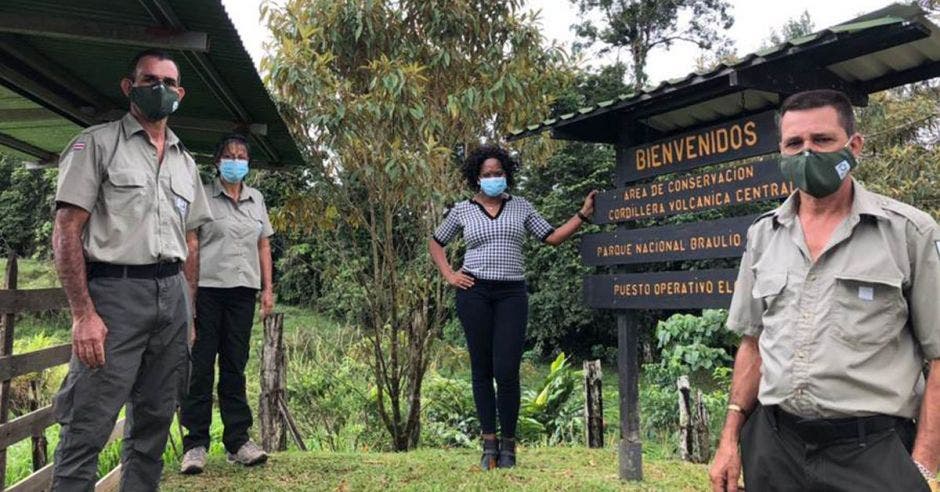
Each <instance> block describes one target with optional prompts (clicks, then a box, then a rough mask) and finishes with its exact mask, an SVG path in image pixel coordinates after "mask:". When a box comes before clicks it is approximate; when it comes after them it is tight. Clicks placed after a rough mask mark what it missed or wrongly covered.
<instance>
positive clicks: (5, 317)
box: [0, 251, 19, 484]
mask: <svg viewBox="0 0 940 492" xmlns="http://www.w3.org/2000/svg"><path fill="white" fill-rule="evenodd" d="M18 273H19V269H18V268H17V264H16V252H15V251H10V256H9V259H8V260H7V268H6V272H5V275H4V281H3V288H4V289H7V290H14V289H16V279H17V275H18ZM0 320H2V323H0V356H6V355H11V354H12V353H13V326H14V324H16V314H15V313H0ZM9 414H10V380H9V379H7V380H5V381H3V383H0V424H5V423H6V422H7V418H8V417H9ZM6 477H7V450H6V448H4V449H3V450H0V484H4V483H6Z"/></svg>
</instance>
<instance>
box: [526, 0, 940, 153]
mask: <svg viewBox="0 0 940 492" xmlns="http://www.w3.org/2000/svg"><path fill="white" fill-rule="evenodd" d="M937 76H940V28H938V27H937V26H936V25H935V24H933V23H932V22H930V21H929V20H927V19H926V17H925V15H924V12H923V11H922V10H920V9H919V8H917V7H913V6H907V5H891V6H889V7H886V8H884V9H881V10H878V11H876V12H872V13H870V14H867V15H864V16H861V17H858V18H856V19H853V20H851V21H849V22H846V23H844V24H840V25H837V26H833V27H830V28H828V29H824V30H822V31H819V32H817V33H814V34H811V35H807V36H803V37H801V38H797V39H792V40H789V41H787V42H785V43H782V44H780V45H777V46H774V47H771V48H768V49H765V50H761V51H758V52H756V53H752V54H750V55H747V56H745V57H744V58H743V59H741V60H740V61H738V62H737V63H734V64H731V65H724V64H721V65H719V66H718V67H716V68H715V69H713V70H710V71H708V72H702V73H692V74H689V75H688V76H686V77H683V78H680V79H674V80H670V81H665V82H662V83H660V84H659V85H658V86H656V87H653V88H650V89H648V90H644V91H641V92H639V93H636V94H624V95H621V96H619V97H618V98H617V99H613V100H609V101H604V102H601V103H598V104H596V105H594V106H590V107H587V108H582V109H581V110H579V111H578V112H575V113H569V114H565V115H560V116H557V117H555V118H552V119H548V120H545V121H542V122H540V123H538V124H534V125H530V126H528V127H527V128H525V129H523V130H517V131H514V132H512V134H510V135H509V136H508V139H509V140H516V139H519V138H523V137H526V136H529V135H533V134H536V133H540V132H543V131H546V130H548V131H551V134H552V137H553V138H557V139H563V140H577V141H583V142H596V143H627V142H636V141H645V140H650V139H655V138H658V137H661V136H664V135H668V134H671V133H675V132H678V131H682V130H685V129H689V128H695V127H699V126H703V125H707V124H710V123H714V122H718V121H722V120H726V119H729V118H733V117H736V116H741V115H745V114H751V113H755V112H758V111H761V110H765V109H768V108H774V107H776V106H778V105H779V104H780V102H781V101H782V100H783V98H785V97H787V96H788V95H790V94H794V93H796V92H800V91H803V90H809V89H821V88H828V89H838V90H841V91H843V92H845V93H846V94H847V95H848V96H849V98H850V99H851V100H852V103H853V104H855V105H858V106H865V105H867V103H868V95H869V94H871V93H873V92H878V91H882V90H885V89H890V88H892V87H897V86H900V85H904V84H908V83H911V82H917V81H921V80H925V79H930V78H934V77H937Z"/></svg>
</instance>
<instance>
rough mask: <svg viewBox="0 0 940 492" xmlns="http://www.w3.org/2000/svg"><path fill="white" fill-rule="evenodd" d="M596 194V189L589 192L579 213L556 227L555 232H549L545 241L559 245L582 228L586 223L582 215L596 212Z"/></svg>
mask: <svg viewBox="0 0 940 492" xmlns="http://www.w3.org/2000/svg"><path fill="white" fill-rule="evenodd" d="M596 194H597V191H596V190H595V191H592V192H590V193H588V196H587V198H585V199H584V205H582V206H581V210H579V211H578V214H576V215H575V216H574V217H571V218H570V219H568V221H567V222H565V223H564V224H562V225H561V226H560V227H558V228H557V229H555V232H553V233H551V234H549V235H548V237H547V238H545V242H546V243H548V244H551V245H552V246H558V245H559V244H561V243H563V242H565V241H566V240H567V239H568V238H569V237H571V235H572V234H574V233H575V232H576V231H577V230H578V229H580V228H581V225H582V224H584V219H582V218H581V216H584V217H590V216H591V214H593V213H594V195H596Z"/></svg>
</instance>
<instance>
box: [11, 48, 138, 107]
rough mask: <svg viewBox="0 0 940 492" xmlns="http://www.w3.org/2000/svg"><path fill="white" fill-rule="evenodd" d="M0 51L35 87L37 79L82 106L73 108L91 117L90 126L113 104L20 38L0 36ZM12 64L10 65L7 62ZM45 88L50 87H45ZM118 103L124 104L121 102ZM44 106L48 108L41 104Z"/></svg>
mask: <svg viewBox="0 0 940 492" xmlns="http://www.w3.org/2000/svg"><path fill="white" fill-rule="evenodd" d="M0 51H2V52H4V53H3V54H4V55H7V56H9V57H10V59H11V60H13V59H15V60H16V61H18V65H17V67H19V68H20V70H21V71H22V69H23V68H26V69H28V70H29V71H30V74H29V75H30V77H29V79H30V80H31V81H32V82H33V83H36V84H38V83H39V82H38V80H39V77H36V76H35V75H39V76H41V78H43V79H45V80H46V81H48V82H47V83H46V84H45V85H46V86H47V88H49V89H51V90H52V91H53V92H55V93H56V94H69V95H72V96H74V97H73V98H70V99H71V100H75V101H81V102H82V103H83V104H78V103H76V104H75V105H76V106H77V107H78V108H79V109H80V110H81V111H82V112H83V113H84V114H88V115H91V116H95V117H96V118H97V119H96V120H94V123H100V122H101V119H100V117H98V113H101V112H103V111H106V110H107V109H109V108H112V107H114V105H115V102H114V101H112V100H111V99H110V98H108V97H105V96H104V95H103V94H102V93H101V90H100V88H97V87H92V86H91V85H90V84H89V83H87V82H85V80H83V79H81V78H79V77H78V76H76V75H75V74H73V73H72V71H71V69H70V68H68V67H65V66H63V65H61V64H59V63H58V62H56V61H54V60H52V59H50V58H49V57H48V56H46V55H45V54H43V53H42V52H40V51H38V50H36V49H35V48H33V47H32V46H30V45H29V43H27V42H26V40H25V39H24V38H23V37H22V36H16V35H13V34H0ZM11 64H12V62H11ZM49 84H53V85H52V86H49ZM121 102H124V100H122V101H121ZM43 106H48V104H43Z"/></svg>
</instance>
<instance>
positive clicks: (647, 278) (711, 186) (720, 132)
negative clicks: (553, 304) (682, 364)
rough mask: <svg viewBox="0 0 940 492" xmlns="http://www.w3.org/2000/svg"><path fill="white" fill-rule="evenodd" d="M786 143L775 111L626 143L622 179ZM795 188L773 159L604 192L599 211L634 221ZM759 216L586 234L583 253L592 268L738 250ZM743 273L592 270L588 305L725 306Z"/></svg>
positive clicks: (611, 219)
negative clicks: (635, 143) (637, 143)
mask: <svg viewBox="0 0 940 492" xmlns="http://www.w3.org/2000/svg"><path fill="white" fill-rule="evenodd" d="M776 150H777V126H776V118H775V114H774V111H765V112H763V113H759V114H756V115H752V116H747V117H744V118H739V119H737V120H734V121H729V122H726V123H722V124H719V125H712V126H709V127H706V128H703V129H699V130H694V131H691V132H685V133H682V134H679V135H676V136H673V137H669V138H666V139H662V140H659V141H656V142H652V143H647V144H643V145H640V146H636V147H632V148H629V149H626V150H625V153H626V154H625V156H624V155H621V158H620V159H618V169H617V172H616V175H617V178H616V179H617V182H618V183H625V182H629V181H636V180H640V179H645V178H651V177H655V176H659V175H663V174H667V173H675V172H679V171H688V170H691V169H695V168H698V167H702V166H708V165H713V164H721V163H725V162H730V161H734V160H739V159H744V158H748V157H755V156H759V155H762V154H768V153H771V152H776ZM794 191H795V188H794V186H793V184H792V183H790V181H788V180H787V179H786V178H784V177H783V175H782V174H781V172H780V169H779V162H778V158H777V157H775V156H773V157H766V158H763V159H759V160H756V161H753V162H747V163H743V164H738V165H736V166H730V167H725V168H722V169H717V170H709V171H706V172H699V173H693V174H685V175H677V176H676V177H675V178H673V179H669V180H661V181H653V182H648V183H642V184H637V185H633V186H627V187H625V188H618V189H614V190H609V191H605V192H601V193H598V194H597V196H596V198H595V212H594V217H595V220H596V221H597V223H598V224H611V223H625V222H632V221H637V220H645V219H654V218H661V217H667V216H671V215H678V214H685V213H692V212H700V211H703V210H711V209H717V208H723V207H728V206H732V205H741V204H750V203H759V202H764V201H767V200H779V199H781V198H786V197H787V196H789V195H790V194H792V193H793V192H794ZM755 219H756V216H755V215H750V216H746V217H732V218H727V219H721V220H713V221H704V222H690V223H686V224H676V225H669V226H662V227H652V228H647V229H627V228H625V227H621V228H619V229H617V230H616V231H613V232H606V233H600V234H590V235H586V236H585V237H584V238H583V239H582V240H581V258H582V260H583V261H584V263H585V264H586V265H598V266H600V265H627V264H639V263H655V262H665V261H687V260H701V259H711V258H733V257H738V256H741V254H743V252H744V247H745V243H746V239H747V229H748V227H749V226H750V224H751V223H752V222H753V221H754V220H755ZM736 276H737V270H735V269H719V270H686V271H665V272H651V273H635V274H619V275H589V276H587V277H585V278H584V289H583V291H584V299H585V304H587V305H588V306H590V307H594V308H601V309H700V308H718V307H728V306H729V305H730V304H731V297H732V295H733V294H734V281H735V278H736Z"/></svg>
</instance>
